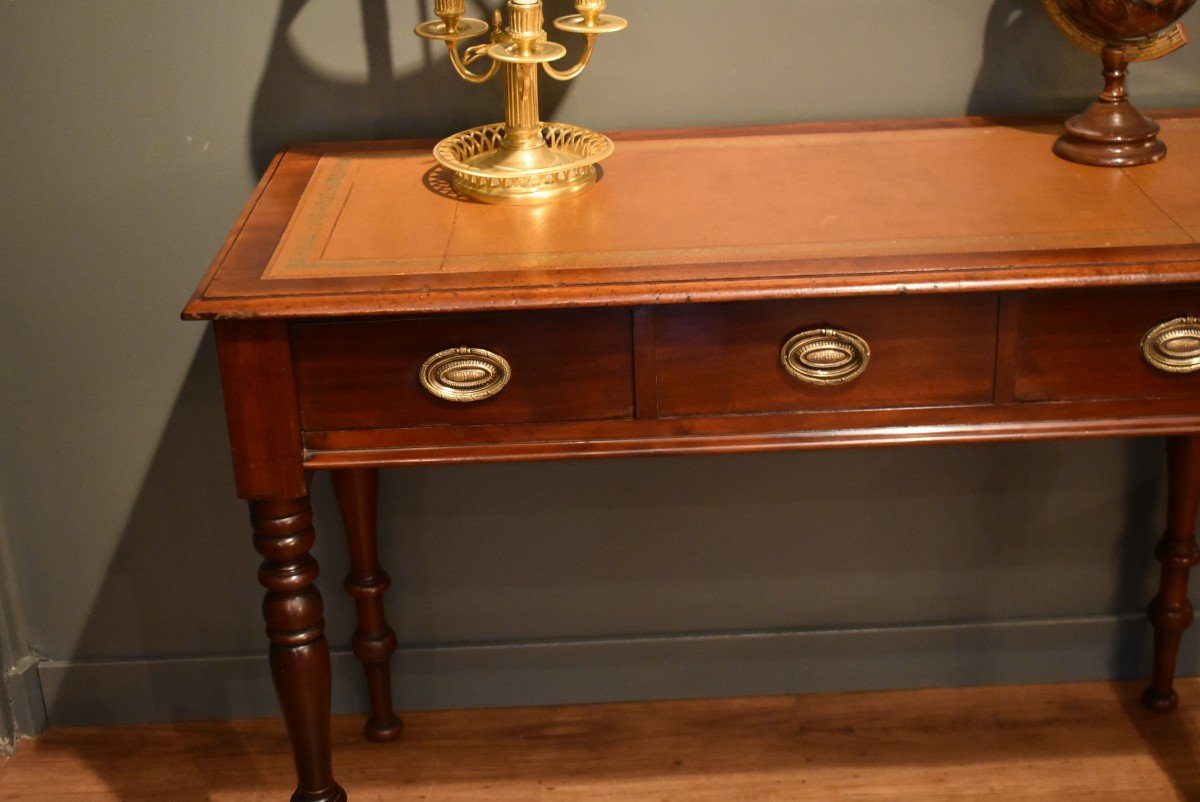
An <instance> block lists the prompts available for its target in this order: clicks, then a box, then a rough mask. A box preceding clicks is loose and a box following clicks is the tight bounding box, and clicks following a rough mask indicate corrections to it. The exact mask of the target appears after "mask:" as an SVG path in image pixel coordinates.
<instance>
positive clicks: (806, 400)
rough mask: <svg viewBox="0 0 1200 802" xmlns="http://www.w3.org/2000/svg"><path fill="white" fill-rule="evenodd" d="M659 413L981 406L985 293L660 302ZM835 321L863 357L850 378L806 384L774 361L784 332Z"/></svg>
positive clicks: (989, 367) (992, 342)
mask: <svg viewBox="0 0 1200 802" xmlns="http://www.w3.org/2000/svg"><path fill="white" fill-rule="evenodd" d="M657 311H658V315H657V322H656V332H657V338H658V339H657V343H656V346H657V347H656V351H657V354H658V397H659V402H658V403H659V414H660V415H662V416H664V417H667V416H682V415H734V414H746V413H755V412H782V411H787V410H834V409H867V408H872V407H895V406H935V405H947V406H948V405H963V404H986V403H990V402H991V400H992V382H993V379H994V376H995V367H994V361H995V358H996V298H995V296H993V295H964V296H936V297H934V296H931V297H922V298H867V299H862V298H859V299H854V300H825V301H785V302H773V303H744V304H702V305H697V306H672V307H666V308H663V309H659V310H657ZM819 328H831V329H842V330H845V331H848V332H851V333H853V334H856V335H858V336H860V337H862V338H863V339H865V340H866V341H867V344H868V345H869V346H870V349H871V358H870V362H869V364H868V366H867V369H866V371H865V372H864V373H863V374H862V376H860V377H859V378H857V379H855V380H854V381H852V382H849V383H847V384H841V385H834V386H814V385H811V384H805V383H803V382H801V381H800V380H798V379H796V378H793V377H792V376H790V375H789V374H788V373H787V372H786V371H785V370H784V369H783V366H782V365H781V364H780V358H779V357H780V351H781V350H782V348H783V345H784V343H785V342H786V341H787V339H788V338H789V337H791V336H792V335H794V334H797V333H799V332H802V331H808V330H811V329H819Z"/></svg>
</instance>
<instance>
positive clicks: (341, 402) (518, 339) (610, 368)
mask: <svg viewBox="0 0 1200 802" xmlns="http://www.w3.org/2000/svg"><path fill="white" fill-rule="evenodd" d="M631 332H632V322H631V320H630V316H629V312H628V310H616V309H593V310H586V311H584V310H579V311H574V312H545V313H541V314H533V313H524V314H507V315H506V314H496V315H481V316H476V317H469V318H464V317H455V316H450V317H439V318H428V317H426V318H405V319H402V320H386V321H369V322H343V323H332V324H309V325H302V326H297V327H296V328H295V329H294V330H293V339H294V342H295V352H296V372H297V381H298V385H299V394H300V412H301V418H302V421H303V426H304V429H305V430H326V429H381V428H388V427H393V426H395V427H406V426H435V425H442V426H447V425H476V424H495V423H532V422H535V421H557V420H601V419H605V418H629V417H632V416H633V388H632V386H631V384H630V377H631V376H632V373H633V366H632V363H631V351H632V348H633V344H632V339H631V337H632V334H631ZM459 346H469V347H475V348H483V349H485V350H488V351H492V352H494V353H496V354H499V355H500V356H502V357H504V358H505V359H506V360H507V361H508V362H509V363H510V364H511V365H512V371H513V373H512V379H511V380H510V381H509V383H508V385H507V386H506V387H505V388H504V390H503V391H502V392H501V393H500V394H499V395H497V396H496V397H495V398H492V399H488V400H487V402H486V403H479V402H477V403H460V402H455V401H445V400H442V399H440V398H437V397H435V396H433V395H432V394H430V393H429V392H428V391H427V390H425V388H423V387H422V386H421V383H420V381H419V380H418V378H417V374H418V373H419V371H420V368H421V365H422V364H423V363H424V362H425V360H426V359H428V358H429V357H431V356H433V355H434V354H436V353H438V352H440V351H443V350H445V349H447V348H457V347H459Z"/></svg>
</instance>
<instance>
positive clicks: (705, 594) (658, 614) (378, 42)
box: [0, 0, 1200, 724]
mask: <svg viewBox="0 0 1200 802" xmlns="http://www.w3.org/2000/svg"><path fill="white" fill-rule="evenodd" d="M429 5H431V4H429V3H428V2H413V1H412V0H388V2H384V1H383V0H362V2H360V3H355V2H346V1H345V0H341V1H340V2H337V1H335V0H309V2H304V0H288V1H287V2H283V3H282V4H281V3H278V2H266V1H265V0H258V2H254V3H246V2H244V0H206V2H203V3H199V2H182V0H106V1H105V2H100V0H86V1H85V2H80V0H38V1H37V2H33V1H32V0H15V2H9V3H4V4H0V76H2V80H0V109H3V112H4V116H3V119H4V123H3V125H2V127H0V137H2V138H0V161H2V163H3V166H4V169H3V172H2V175H3V178H4V189H3V192H0V204H2V206H0V242H3V243H4V246H3V249H2V251H0V252H2V253H3V260H4V261H3V270H4V273H3V278H4V291H3V293H0V342H2V343H3V352H4V356H3V359H2V360H0V410H3V411H4V414H3V415H0V453H3V454H4V456H5V458H4V460H3V461H2V465H0V506H2V507H3V508H4V510H5V511H6V513H7V516H8V523H9V529H10V535H11V541H12V543H11V545H12V551H13V558H14V564H15V566H16V569H17V572H18V574H19V577H20V581H21V585H22V596H23V601H24V606H25V615H26V617H27V619H28V630H29V639H30V641H31V643H32V644H33V646H34V647H35V648H36V649H37V651H38V652H40V653H41V654H43V655H45V656H46V657H48V658H50V662H49V663H47V664H45V665H44V666H43V669H42V677H43V680H44V681H45V683H46V689H47V692H48V699H49V708H50V715H51V720H52V722H53V723H57V724H73V723H88V722H101V721H117V720H146V719H152V718H180V717H211V716H224V715H247V714H256V713H264V712H269V711H270V710H271V709H272V705H273V700H272V699H271V697H270V692H269V690H268V689H267V686H266V684H265V681H266V675H265V661H264V660H263V659H262V657H261V654H262V652H263V648H264V641H263V636H262V626H261V624H260V622H259V619H258V603H259V598H260V590H259V588H258V586H257V585H256V583H255V580H254V573H255V567H256V563H257V559H256V557H255V555H254V553H253V551H252V550H251V548H250V543H249V535H248V530H247V526H246V519H245V513H244V509H243V507H242V505H241V504H240V503H239V502H238V501H237V500H236V499H235V498H234V491H233V484H232V479H231V475H230V468H229V464H228V457H227V454H226V442H225V433H224V424H223V420H222V410H221V405H220V397H219V387H218V381H217V377H216V369H215V360H214V354H213V347H212V342H211V336H210V335H209V334H207V333H206V329H205V327H203V326H201V325H198V324H184V323H181V322H179V321H178V319H177V316H178V312H179V310H180V308H181V307H182V305H183V303H184V301H185V300H186V298H187V296H188V295H189V293H190V292H191V290H192V289H193V287H194V286H195V284H196V282H197V281H198V279H199V277H200V275H201V273H202V272H203V270H204V268H205V267H206V265H207V264H208V261H209V260H210V258H211V257H212V255H213V254H214V253H215V252H216V250H217V248H218V246H219V245H220V243H221V241H222V239H223V237H224V235H225V233H226V231H227V230H228V228H229V226H230V224H231V223H232V221H233V219H234V217H235V216H236V214H237V212H238V210H239V209H240V207H241V205H242V203H243V202H244V201H245V199H246V197H247V195H248V193H249V191H250V189H251V187H252V185H253V183H254V181H255V180H256V178H257V175H258V172H259V170H260V169H261V167H262V166H263V164H264V163H265V161H266V159H268V158H269V156H270V154H271V153H272V152H273V151H274V150H275V149H276V148H278V147H279V146H281V145H283V144H286V143H288V142H293V141H303V140H312V139H321V138H358V137H402V136H414V135H421V136H428V135H435V134H444V133H447V132H450V131H453V130H457V129H458V128H460V127H464V126H467V125H469V124H474V123H478V122H483V121H486V120H489V119H492V118H496V117H498V116H499V114H500V105H499V97H498V93H497V92H496V90H494V89H487V88H484V89H480V88H475V87H469V86H467V85H465V84H461V83H460V82H459V81H458V80H457V79H455V78H453V77H452V76H451V74H450V71H449V68H448V66H447V64H446V61H445V58H444V57H443V56H442V55H441V54H440V53H439V52H438V49H437V48H430V47H427V46H426V45H424V44H422V43H420V42H419V41H418V40H416V39H415V38H414V37H412V36H411V35H410V30H411V28H412V26H413V25H414V24H415V23H416V22H417V21H418V20H419V18H421V17H423V16H425V15H426V14H427V11H428V9H427V7H428V6H429ZM553 5H556V6H558V7H560V9H551V10H552V11H554V10H561V7H562V6H564V5H565V3H564V2H561V1H560V2H556V3H554V4H553ZM746 5H749V4H745V5H744V4H741V3H738V4H730V3H717V2H711V1H710V2H704V1H703V0H699V1H697V2H683V0H652V1H648V0H624V2H618V3H614V4H613V9H614V11H617V12H618V13H624V14H626V15H627V16H629V17H630V19H631V22H632V26H631V28H630V29H629V30H628V31H627V32H626V33H623V34H621V35H619V36H614V37H612V38H611V39H609V40H605V41H604V42H603V43H602V44H603V47H602V48H601V50H600V52H599V54H598V57H597V59H596V61H595V63H594V66H593V67H592V68H591V69H590V70H589V71H588V73H586V74H585V75H584V77H583V78H582V79H581V80H580V81H578V82H576V83H574V84H572V85H571V86H570V87H567V88H554V89H552V90H550V91H551V94H550V96H549V98H548V105H549V106H550V108H551V109H552V110H553V112H552V113H553V114H554V115H556V116H557V117H558V118H560V119H567V120H571V121H573V122H578V123H582V124H587V125H592V126H595V127H599V128H605V129H614V128H639V127H654V126H677V125H702V124H719V123H760V122H761V123H770V122H787V121H797V120H833V119H852V118H853V119H858V118H875V117H921V116H936V115H960V114H963V113H965V112H971V113H981V114H1000V113H1027V112H1063V111H1071V110H1075V109H1078V108H1080V107H1082V105H1083V104H1084V103H1085V102H1086V101H1087V99H1088V98H1089V96H1091V95H1092V94H1094V92H1095V91H1096V90H1097V89H1098V82H1099V78H1098V72H1097V71H1098V65H1097V64H1096V63H1095V62H1094V60H1093V59H1090V58H1088V57H1086V56H1084V55H1083V54H1082V53H1078V52H1075V51H1074V50H1073V49H1072V48H1071V46H1070V45H1068V44H1067V43H1066V42H1065V41H1064V40H1063V39H1062V38H1061V37H1060V36H1059V35H1058V33H1057V32H1056V31H1054V30H1053V29H1052V28H1051V27H1050V25H1049V24H1048V23H1047V22H1046V21H1045V19H1044V18H1043V15H1042V13H1041V11H1040V8H1039V6H1038V3H1037V2H1036V0H995V2H993V0H954V2H952V3H947V2H945V0H883V1H882V2H881V0H808V1H807V2H796V0H767V1H764V2H758V3H755V4H753V6H754V9H755V11H754V13H753V14H746V13H744V12H743V8H745V7H746ZM423 7H426V8H423ZM1198 68H1200V47H1192V48H1189V49H1188V50H1187V51H1184V52H1182V53H1179V54H1176V55H1175V56H1173V57H1171V58H1169V59H1167V60H1165V61H1163V62H1159V63H1155V64H1146V65H1138V67H1137V68H1136V73H1135V77H1134V84H1133V86H1134V89H1135V91H1136V93H1137V97H1138V99H1139V101H1140V103H1141V104H1142V105H1143V106H1144V107H1146V108H1152V107H1156V106H1159V107H1162V106H1195V105H1200V78H1198V76H1200V70H1198ZM799 183H800V185H801V186H802V179H801V181H800V182H799ZM1160 449H1161V443H1158V442H1155V441H1138V442H1108V443H1073V444H1037V445H1024V446H1017V445H989V446H971V447H932V448H922V449H900V450H878V451H853V452H836V453H804V454H772V455H761V456H737V457H693V458H659V459H641V460H621V461H611V462H590V463H589V462H579V463H556V464H547V465H511V466H463V467H451V468H413V469H406V470H399V471H395V472H392V473H390V474H389V475H388V477H387V479H386V482H385V486H384V503H383V510H382V513H383V522H382V523H383V527H382V528H383V536H384V546H383V553H384V558H385V560H386V563H387V564H388V566H389V568H390V570H391V571H392V573H393V576H394V578H395V580H396V582H395V585H396V589H395V591H394V592H393V593H392V594H391V597H390V600H389V606H390V609H391V615H392V618H393V621H394V623H395V625H396V628H397V630H398V632H399V634H400V638H401V641H402V643H403V645H404V647H405V651H404V652H403V653H402V654H401V656H400V659H399V665H400V674H401V676H400V679H401V680H402V682H401V683H400V684H401V685H402V690H401V699H402V703H403V704H404V705H405V706H410V707H420V706H452V705H460V704H505V703H513V702H546V701H568V700H586V699H601V698H604V699H611V698H631V697H641V698H648V697H658V696H686V695H693V694H701V693H703V694H721V693H753V692H787V691H804V690H812V689H817V688H833V687H843V688H851V687H855V688H857V687H884V686H891V687H895V686H905V685H910V686H911V685H925V684H966V683H980V682H1003V681H1036V680H1048V679H1067V678H1085V677H1104V676H1128V675H1135V674H1137V673H1138V672H1141V671H1144V655H1145V651H1146V647H1147V640H1146V634H1147V632H1146V628H1145V627H1144V626H1143V625H1142V624H1141V622H1140V611H1141V609H1142V607H1143V606H1144V604H1145V602H1146V601H1147V599H1148V598H1149V595H1150V587H1151V573H1152V563H1151V558H1150V546H1151V544H1152V542H1153V541H1154V540H1155V539H1156V538H1157V534H1158V530H1159V528H1160V527H1161V515H1160V514H1159V510H1160V504H1161V496H1162V492H1163V470H1162V466H1161V460H1160ZM831 484H834V485H836V486H838V487H839V488H843V490H842V491H839V493H837V494H836V495H834V494H830V493H828V492H827V490H826V488H828V487H829V486H830V485H831ZM315 495H316V500H317V503H318V505H319V510H320V512H319V516H318V525H319V527H320V533H321V535H322V536H323V540H322V541H321V543H319V545H318V557H319V558H320V559H321V561H322V564H323V566H324V575H323V577H322V579H321V587H322V588H323V589H324V591H325V594H326V598H327V601H328V608H329V611H328V622H329V633H330V638H331V641H332V643H333V646H334V648H335V650H337V651H338V652H339V654H338V656H337V657H336V659H335V664H336V666H337V670H338V676H337V683H338V691H337V694H338V696H337V705H338V707H339V709H343V710H345V709H353V708H354V707H356V706H357V705H359V704H360V693H361V692H360V691H359V689H358V685H357V677H356V676H355V671H354V667H353V665H352V663H351V661H350V660H348V659H347V658H346V657H345V655H344V652H345V650H346V649H347V647H348V642H349V634H350V632H351V630H352V627H353V625H352V608H351V606H350V604H349V602H348V601H347V600H346V599H345V598H344V597H343V596H342V594H341V590H340V577H341V575H342V574H343V573H344V571H345V568H346V564H345V559H344V557H343V556H342V555H341V554H340V550H339V548H338V527H337V525H336V522H335V519H334V518H333V517H332V516H331V514H330V513H331V509H332V505H331V503H330V501H331V499H330V493H329V490H328V485H327V480H326V479H325V478H324V477H318V478H317V479H316V481H315ZM465 498H470V499H472V503H470V504H464V503H462V500H463V499H465ZM1193 640H1194V639H1193ZM1198 669H1200V657H1198V655H1197V652H1196V650H1195V649H1194V648H1193V649H1192V650H1191V651H1189V653H1188V654H1187V655H1185V665H1184V666H1183V671H1184V672H1185V673H1196V672H1197V670H1198Z"/></svg>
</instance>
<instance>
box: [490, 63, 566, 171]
mask: <svg viewBox="0 0 1200 802" xmlns="http://www.w3.org/2000/svg"><path fill="white" fill-rule="evenodd" d="M537 70H538V67H537V65H536V64H505V65H504V81H505V91H506V95H507V98H506V100H507V103H506V108H507V112H506V114H505V121H504V140H503V141H502V142H501V143H500V149H499V151H498V152H497V154H496V160H495V166H496V167H498V168H500V169H508V170H529V169H539V168H543V167H550V166H552V165H554V164H556V163H558V161H559V159H558V157H557V156H555V154H554V152H553V151H552V150H550V148H549V147H548V146H547V145H546V140H545V138H543V137H542V121H541V114H540V112H539V106H538V72H537Z"/></svg>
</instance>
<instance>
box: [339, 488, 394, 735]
mask: <svg viewBox="0 0 1200 802" xmlns="http://www.w3.org/2000/svg"><path fill="white" fill-rule="evenodd" d="M332 473H333V490H334V493H335V494H336V495H337V501H338V507H340V508H341V511H342V520H343V521H344V522H345V525H346V540H347V542H348V543H349V546H350V574H349V575H348V576H347V577H346V592H347V593H349V594H350V595H351V596H352V597H353V598H354V606H355V608H356V609H357V612H358V628H357V629H356V630H355V631H354V654H355V655H356V656H357V657H358V659H359V660H361V661H362V664H363V671H364V672H365V673H366V676H367V692H368V693H369V694H370V697H371V717H370V718H369V719H367V723H366V726H365V727H364V730H363V731H364V732H365V733H366V736H367V738H369V739H370V740H372V741H390V740H392V739H393V738H395V737H396V736H397V735H399V734H400V728H401V724H400V719H399V718H397V717H396V713H395V709H394V708H393V707H392V669H391V659H392V653H393V652H395V651H396V634H395V633H394V632H393V631H392V628H391V627H389V626H388V624H387V619H386V617H385V614H384V609H383V594H384V592H386V591H387V589H388V586H389V585H391V582H392V580H391V578H390V577H389V576H388V575H387V572H386V571H384V570H383V567H382V566H380V564H379V547H378V540H377V536H376V521H377V517H378V516H377V507H378V498H379V471H377V470H374V469H370V468H362V469H354V470H342V471H333V472H332Z"/></svg>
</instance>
